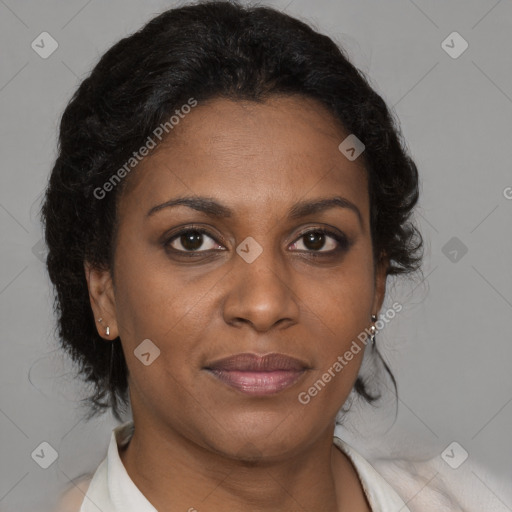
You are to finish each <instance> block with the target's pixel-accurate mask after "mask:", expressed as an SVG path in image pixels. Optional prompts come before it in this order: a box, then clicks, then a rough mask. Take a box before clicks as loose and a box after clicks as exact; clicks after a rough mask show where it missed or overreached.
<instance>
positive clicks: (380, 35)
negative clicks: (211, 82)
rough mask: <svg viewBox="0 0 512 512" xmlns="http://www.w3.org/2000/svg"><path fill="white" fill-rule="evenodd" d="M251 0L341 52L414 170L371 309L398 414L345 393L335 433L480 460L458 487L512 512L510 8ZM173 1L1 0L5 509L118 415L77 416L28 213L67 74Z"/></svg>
mask: <svg viewBox="0 0 512 512" xmlns="http://www.w3.org/2000/svg"><path fill="white" fill-rule="evenodd" d="M184 3H186V2H184ZM266 3H267V4H268V5H273V6H276V7H279V8H281V9H286V12H288V13H290V14H292V15H295V16H298V17H300V18H302V19H303V20H305V21H307V22H310V23H312V24H313V25H314V26H316V27H317V28H318V29H320V30H321V31H323V32H325V33H327V34H329V35H330V36H331V37H333V38H335V40H336V41H337V42H338V43H339V44H341V45H343V46H344V47H345V48H346V50H347V52H348V54H349V56H350V58H351V59H352V61H353V62H354V64H355V65H356V66H358V67H359V68H360V69H362V70H363V71H364V72H365V73H367V74H369V76H370V79H371V83H372V85H373V86H374V88H375V89H376V90H377V91H378V92H379V93H380V94H381V95H382V97H383V98H384V100H385V101H386V102H387V103H388V105H390V106H392V107H393V110H394V112H395V113H396V116H397V117H398V118H399V120H400V125H401V129H402V131H403V134H404V137H405V140H406V141H407V145H408V147H409V149H410V152H411V154H412V156H413V158H414V159H415V162H416V163H417V165H418V167H419V170H420V175H421V199H420V205H419V208H418V210H417V214H416V219H417V222H418V224H419V226H420V229H421V230H422V233H423V235H424V237H425V241H426V253H425V264H424V276H425V280H424V281H423V282H420V280H416V281H414V282H413V281H403V282H397V284H396V285H394V286H393V285H392V284H391V283H390V286H389V288H388V292H389V297H388V300H387V302H386V304H385V306H384V308H383V311H384V310H385V309H386V307H387V306H389V305H390V304H392V303H393V301H399V302H401V303H402V304H404V309H403V310H402V311H401V312H400V313H399V314H398V315H397V317H396V318H395V319H394V320H393V321H392V322H391V323H389V324H388V325H387V326H386V327H385V329H383V331H382V332H380V333H378V335H377V343H379V344H380V347H381V348H382V351H383V353H384V355H385V357H386V359H387V360H388V361H389V363H390V364H391V367H392V369H393V371H394V374H395V376H396V378H397V380H398V385H399V396H400V400H399V402H398V418H397V421H396V422H395V423H394V424H393V419H394V402H393V399H392V397H391V396H388V398H385V400H384V401H383V403H382V405H381V407H380V409H379V410H377V411H373V410H371V408H369V407H363V406H354V408H353V411H352V413H351V415H350V419H349V421H348V423H347V425H346V426H345V427H343V428H341V429H339V431H338V433H339V434H340V435H342V436H345V437H346V438H347V439H350V440H352V442H353V444H354V445H355V446H356V447H357V448H359V449H360V450H361V451H362V452H363V453H368V454H369V455H368V456H370V447H373V450H374V452H372V453H377V452H378V453H379V454H380V455H389V454H390V455H399V456H407V457H413V456H422V457H428V458H430V457H438V456H439V455H440V454H441V452H442V451H443V450H444V449H445V448H446V447H447V446H448V445H449V444H450V443H451V442H452V441H457V442H458V443H460V445H461V446H463V447H464V449H465V450H467V452H468V453H469V460H472V461H473V462H474V463H478V465H479V468H480V472H473V475H472V478H473V480H472V481H471V482H468V485H471V486H473V487H474V486H479V487H481V490H482V493H488V494H489V496H491V495H492V499H493V500H494V502H495V504H496V508H495V510H498V511H501V510H503V511H507V510H512V501H510V497H506V496H504V495H502V494H501V495H500V494H499V492H498V491H497V490H496V489H497V487H496V488H494V487H493V482H494V479H502V480H503V479H508V481H509V482H511V481H512V462H511V461H512V441H511V437H510V434H511V431H512V429H511V425H512V377H511V371H510V366H511V360H512V343H511V341H512V340H511V328H510V318H511V312H512V270H511V263H512V237H511V233H512V230H511V220H512V199H510V197H512V189H510V188H507V187H512V172H511V171H512V165H511V161H512V144H511V142H512V137H511V135H512V129H511V126H512V51H511V50H512V3H511V2H510V1H505V0H502V1H496V0H492V1H451V2H445V1H435V2H434V1H430V2H428V1H420V0H416V1H414V2H413V1H412V0H393V1H387V2H378V1H367V0H365V1H352V2H349V1H327V0H323V1H319V0H317V1H315V2H307V1H306V0H293V1H292V2H289V1H285V2H283V1H278V2H274V1H270V2H266ZM173 5H177V4H176V3H173V2H165V1H156V0H154V1H145V2H143V1H137V0H129V1H128V0H124V1H121V0H114V1H113V0H109V1H108V2H107V1H103V2H100V1H98V0H90V1H87V0H73V1H70V0H67V1H63V0H37V1H35V0H30V1H29V0H27V1H15V0H0V47H1V56H2V57H1V65H0V131H1V137H0V148H1V160H0V166H1V175H0V176H1V184H2V186H1V191H0V226H1V230H2V231H1V249H0V258H1V260H0V307H1V312H0V315H1V329H2V330H1V345H0V356H1V358H0V436H1V446H0V461H1V463H0V465H1V467H0V510H2V511H4V512H5V511H16V512H24V511H28V510H30V511H33V510H47V509H48V507H49V506H50V503H51V501H52V499H54V498H55V496H56V495H57V494H58V493H59V492H60V491H61V490H62V489H64V488H65V487H66V486H67V485H69V482H70V479H73V478H76V477H77V476H79V475H80V474H82V473H84V472H88V471H93V470H94V469H95V468H96V466H97V465H98V464H99V462H100V461H101V459H102V458H103V457H104V455H105V450H106V447H107V445H108V442H109V440H110V432H111V429H112V428H113V427H114V426H115V425H116V422H115V420H113V418H112V417H111V416H110V415H105V416H104V417H102V418H99V419H97V420H94V421H91V422H89V423H86V422H84V421H83V420H82V416H81V415H82V414H83V410H80V409H79V408H78V400H79V398H80V397H83V396H85V394H86V390H84V388H83V386H80V385H79V383H77V382H76V381H75V380H74V379H73V373H72V365H71V363H70V362H69V360H68V359H67V357H66V356H65V355H63V354H62V353H61V352H60V350H58V347H57V344H56V341H55V338H54V335H53V327H54V320H53V316H52V291H51V288H50V283H49V279H48V278H47V275H46V273H45V268H44V264H43V262H42V257H43V256H44V247H42V246H41V243H40V242H39V241H40V239H41V236H42V232H41V227H40V224H39V219H38V211H39V207H40V200H41V193H42V191H43V189H44V187H45V183H46V180H47V178H48V174H49V172H50V169H51V166H52V163H53V160H54V158H55V155H56V134H57V127H58V122H59V119H60V115H61V113H62V111H63V109H64V107H65V105H66V103H67V101H68V100H69V98H70V96H71V94H72V93H73V92H74V90H75V89H76V87H77V85H78V84H79V81H80V79H83V78H84V77H85V76H86V75H87V73H88V72H89V71H90V70H91V68H92V66H93V65H94V64H95V63H96V62H97V60H98V58H99V56H100V55H101V54H102V53H103V52H104V51H105V50H106V49H107V48H108V47H110V46H111V45H112V44H113V43H114V42H116V41H117V40H119V39H120V38H121V37H124V36H125V35H127V34H129V33H131V32H133V31H134V30H136V29H138V28H139V27H140V26H141V25H142V24H143V23H144V22H145V21H147V20H148V19H150V18H151V17H153V15H155V14H157V13H159V12H161V11H162V10H163V9H165V8H166V7H170V6H173ZM43 31H46V32H49V33H50V34H51V35H52V37H53V38H55V40H56V41H57V42H58V45H59V46H58V49H57V50H56V51H55V52H54V53H53V54H52V55H51V56H50V57H49V58H47V59H43V58H41V57H40V56H39V55H38V54H37V53H36V52H35V51H34V50H33V49H32V48H31V43H32V41H34V40H35V39H36V38H37V37H38V36H39V34H40V33H41V32H43ZM453 31H457V32H459V33H460V34H461V36H462V37H463V38H464V39H465V40H466V41H467V42H468V44H469V47H468V49H467V50H466V51H465V52H464V53H462V55H460V56H459V57H457V58H452V57H451V56H449V55H448V53H446V51H445V50H444V49H443V47H442V46H441V43H442V42H443V40H445V39H446V38H447V36H448V35H449V34H451V33H452V32H453ZM458 44H459V43H457V45H458ZM457 45H456V46H455V48H458V47H460V46H457ZM507 195H508V197H509V198H507V197H506V196H507ZM453 237H455V239H453ZM464 248H465V249H467V252H466V253H465V254H463V252H464V250H465V249H464ZM454 249H455V251H456V253H454V252H453V250H454ZM450 251H451V252H450ZM43 441H46V442H48V443H50V445H52V446H53V447H54V448H55V450H56V451H57V452H58V454H59V457H58V459H57V460H56V462H55V463H54V464H53V465H51V466H50V467H49V468H48V469H42V468H40V467H39V466H38V465H37V464H36V463H35V462H34V460H33V459H32V458H31V453H32V452H33V451H34V449H36V447H38V446H39V444H40V443H41V442H43Z"/></svg>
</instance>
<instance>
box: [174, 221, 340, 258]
mask: <svg viewBox="0 0 512 512" xmlns="http://www.w3.org/2000/svg"><path fill="white" fill-rule="evenodd" d="M302 239H303V240H304V241H302ZM207 240H210V242H209V243H206V247H205V241H207ZM301 245H302V246H303V247H304V248H302V247H301ZM349 245H350V243H349V241H348V240H347V238H346V237H345V235H343V234H341V233H337V232H334V231H330V230H328V229H325V228H315V229H311V230H309V231H306V232H304V233H302V234H301V235H300V236H299V238H298V239H297V241H296V242H294V243H293V244H292V245H291V246H290V247H292V249H293V250H294V251H304V252H307V253H313V254H314V253H319V254H324V253H325V255H328V254H335V253H337V252H343V251H346V250H347V249H348V247H349ZM164 246H165V247H166V248H170V250H171V251H172V252H175V253H180V254H183V255H187V256H189V255H190V256H192V255H194V254H198V253H201V252H209V251H216V250H225V248H224V247H223V246H222V245H220V244H219V243H217V241H216V240H215V238H214V237H213V235H211V234H210V233H209V232H208V231H207V230H206V229H204V228H201V227H188V228H186V229H182V230H181V231H179V232H178V233H175V234H174V235H172V236H171V237H170V238H169V239H168V240H167V241H166V242H164ZM201 247H202V248H203V249H202V250H201ZM322 249H324V250H322Z"/></svg>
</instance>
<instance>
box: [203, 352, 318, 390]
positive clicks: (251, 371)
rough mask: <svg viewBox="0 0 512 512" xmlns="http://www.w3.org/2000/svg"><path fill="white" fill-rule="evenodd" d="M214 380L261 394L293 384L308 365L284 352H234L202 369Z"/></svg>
mask: <svg viewBox="0 0 512 512" xmlns="http://www.w3.org/2000/svg"><path fill="white" fill-rule="evenodd" d="M204 369H205V370H207V371H208V372H209V373H210V374H211V375H213V376H214V377H216V378H217V379H218V380H220V381H222V382H223V383H225V384H227V385H228V386H230V387H232V388H235V389H237V390H239V391H241V392H243V393H245V394H249V395H256V396H264V395H269V394H274V393H278V392H279V391H282V390H284V389H286V388H289V387H291V386H292V385H293V384H295V383H296V382H297V381H298V380H299V379H300V378H301V377H302V376H303V375H304V374H305V373H306V371H307V370H308V369H309V366H308V365H307V364H306V363H305V362H303V361H301V360H299V359H296V358H294V357H290V356H287V355H285V354H276V353H273V354H266V355H264V356H260V355H257V354H250V353H244V354H236V355H234V356H231V357H226V358H224V359H219V360H217V361H213V362H212V363H209V364H207V365H206V366H205V368H204Z"/></svg>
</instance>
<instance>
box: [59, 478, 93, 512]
mask: <svg viewBox="0 0 512 512" xmlns="http://www.w3.org/2000/svg"><path fill="white" fill-rule="evenodd" d="M92 477H93V475H85V476H82V477H79V478H78V479H76V480H75V481H74V482H72V483H71V484H69V486H68V487H67V489H65V490H64V492H63V493H62V494H61V495H60V497H59V501H58V504H57V508H56V509H55V511H54V512H80V508H81V506H82V503H83V501H84V497H85V493H86V492H87V489H88V488H89V484H90V483H91V480H92Z"/></svg>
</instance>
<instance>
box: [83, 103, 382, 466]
mask: <svg viewBox="0 0 512 512" xmlns="http://www.w3.org/2000/svg"><path fill="white" fill-rule="evenodd" d="M347 135H348V133H345V132H344V131H343V129H342V127H341V126H340V125H338V124H337V123H336V121H335V120H334V119H333V118H332V117H331V115H330V114H329V112H328V111H327V110H325V109H324V107H323V106H322V105H320V104H319V103H317V102H315V101H314V100H311V99H306V98H299V97H274V98H272V99H270V100H267V101H266V102H265V103H263V104H256V103H252V102H233V101H229V100H226V99H216V100H212V101H209V102H206V103H203V104H199V105H198V106H197V107H195V108H194V109H192V111H191V112H190V113H189V114H187V115H186V116H185V117H184V119H182V120H181V121H180V123H179V124H178V125H177V126H175V127H174V130H173V131H172V132H171V134H170V136H169V138H168V139H167V140H166V141H165V143H161V144H160V146H158V147H157V148H156V149H155V150H153V152H152V153H151V154H150V155H149V156H147V157H146V158H145V159H144V160H143V161H142V162H141V163H140V164H139V165H138V166H137V168H136V171H134V174H133V175H131V176H129V180H130V181H129V186H128V187H127V188H126V190H125V191H124V194H123V196H122V198H121V200H120V203H119V208H118V219H119V231H118V236H117V241H116V251H115V258H114V260H115V267H114V278H113V280H112V275H111V274H110V273H109V272H106V271H103V272H101V271H96V270H92V269H90V268H89V267H87V266H86V273H87V278H88V283H89V289H90V292H91V304H92V307H93V309H94V312H95V315H96V318H98V317H100V316H101V317H103V319H104V320H103V323H102V325H103V327H104V326H105V325H106V323H105V322H106V321H108V325H109V326H110V337H109V339H111V340H112V339H113V338H114V337H116V336H117V335H119V336H120V339H121V343H122V347H123V351H124V353H125V357H126V361H127V365H128V372H129V385H130V398H131V403H132V409H133V413H134V419H135V421H136V422H137V420H138V418H144V421H148V422H150V423H151V424H154V425H155V424H158V425H159V427H163V428H165V429H168V431H169V432H171V431H172V432H174V433H176V434H178V435H179V436H180V437H184V438H186V439H188V440H190V441H192V442H193V443H196V444H197V445H200V446H202V447H204V448H207V449H209V450H212V451H214V452H217V453H223V454H225V455H227V456H232V457H251V456H252V455H253V454H254V451H256V452H257V453H258V455H259V456H265V457H280V456H285V455H287V454H290V453H292V452H294V451H296V450H297V448H298V447H300V446H307V445H308V444H309V443H311V442H313V440H315V439H317V438H318V436H319V435H320V433H322V432H325V431H326V430H327V429H329V428H333V427H334V419H335V417H336V413H337V412H338V410H339V409H340V407H341V406H342V405H343V403H344V402H345V400H346V398H347V396H348V394H349V392H350V390H351V388H352V387H353V385H354V382H355V379H356V377H357V373H358V370H359V367H360V364H361V361H362V357H363V354H364V345H362V350H360V351H359V352H358V353H353V357H352V359H351V360H350V361H347V360H346V358H345V359H344V360H345V362H346V364H344V365H343V368H342V370H341V371H339V370H338V371H336V370H337V369H338V368H339V366H338V367H336V365H335V363H336V361H338V362H339V359H338V358H339V357H340V356H343V355H344V354H345V353H346V352H347V351H348V350H349V349H350V347H351V346H353V341H354V340H356V341H357V336H358V335H359V334H360V333H361V332H363V331H364V330H365V329H367V328H368V327H369V326H370V325H371V315H372V313H373V314H378V311H379V309H380V307H381V304H382V301H383V298H384V292H385V266H384V265H383V264H382V265H381V264H379V265H378V266H377V267H376V271H375V270H374V262H373V259H372V240H371V237H370V224H369V202H368V201H369V200H368V188H367V177H366V171H365V169H364V167H363V164H362V161H361V159H360V158H359V159H356V160H354V161H349V160H348V159H347V158H346V157H345V156H344V155H343V154H342V153H341V152H340V151H339V149H338V145H339V144H340V143H341V141H342V140H343V139H344V138H345V137H346V136H347ZM184 197H188V198H192V199H194V200H195V201H196V203H195V205H194V204H188V205H187V204H186V203H185V202H182V203H181V204H179V205H167V206H166V205H165V203H167V202H169V201H176V200H177V199H179V198H184ZM200 198H207V199H208V202H207V201H206V199H205V200H203V201H202V202H201V201H199V199H200ZM334 198H338V202H335V201H331V202H330V203H326V204H324V207H323V208H301V207H303V206H304V205H305V204H306V203H309V202H317V201H319V200H324V199H328V200H330V199H334ZM213 203H215V204H216V205H219V206H216V205H213ZM194 206H195V207H194ZM206 206H207V207H208V208H206ZM321 230H325V232H323V231H321ZM100 334H101V335H102V336H105V333H104V331H103V329H102V328H100ZM144 340H151V341H149V342H148V341H145V342H144V343H145V344H143V345H141V343H142V342H143V341H144ZM360 345H361V344H360ZM134 351H135V353H138V354H139V356H140V353H141V352H142V353H144V354H146V355H144V356H143V357H142V358H139V357H137V356H136V355H135V353H134ZM158 351H159V354H158ZM147 354H149V355H147ZM157 354H158V355H157ZM240 354H245V355H246V356H242V357H237V356H239V355H240ZM247 354H249V355H252V356H264V355H268V354H274V355H275V354H277V356H271V357H269V358H268V359H267V360H261V359H258V357H252V358H251V357H250V356H247ZM232 356H235V357H234V358H232ZM226 358H228V359H227V360H226ZM229 358H231V359H229ZM141 359H142V360H141ZM222 360H224V361H222ZM219 361H220V362H219ZM145 363H148V364H145ZM329 369H330V373H329V374H330V375H331V378H330V379H328V382H325V381H326V380H327V379H325V378H324V380H323V382H324V385H323V386H322V385H318V381H319V379H320V380H322V375H324V374H325V373H326V372H329ZM263 370H265V371H263ZM315 383H317V385H316V388H315V389H316V393H315V392H314V391H313V392H308V390H310V389H311V388H312V387H315ZM308 397H309V399H308ZM306 402H307V403H306ZM141 421H143V420H142V419H141Z"/></svg>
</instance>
